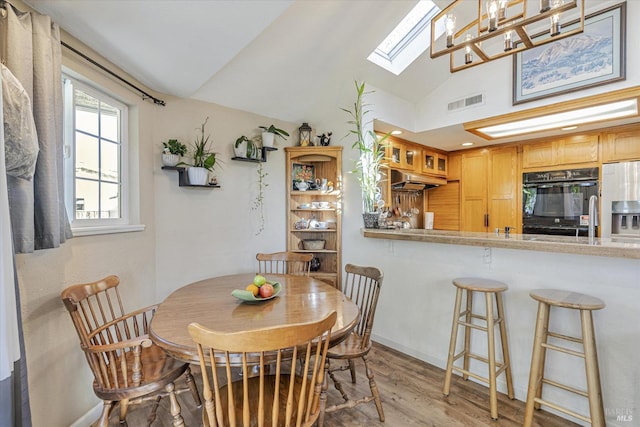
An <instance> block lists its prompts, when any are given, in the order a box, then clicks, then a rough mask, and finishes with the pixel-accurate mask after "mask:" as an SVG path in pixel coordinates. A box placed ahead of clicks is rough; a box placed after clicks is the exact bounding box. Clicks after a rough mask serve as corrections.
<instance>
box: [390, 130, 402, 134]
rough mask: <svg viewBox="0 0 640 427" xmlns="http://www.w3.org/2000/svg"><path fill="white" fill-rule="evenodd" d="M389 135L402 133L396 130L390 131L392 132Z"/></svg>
mask: <svg viewBox="0 0 640 427" xmlns="http://www.w3.org/2000/svg"><path fill="white" fill-rule="evenodd" d="M391 135H402V131H401V130H398V129H396V130H392V131H391Z"/></svg>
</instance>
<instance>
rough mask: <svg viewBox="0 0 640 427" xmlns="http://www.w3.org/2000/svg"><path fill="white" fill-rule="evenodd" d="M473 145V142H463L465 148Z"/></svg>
mask: <svg viewBox="0 0 640 427" xmlns="http://www.w3.org/2000/svg"><path fill="white" fill-rule="evenodd" d="M472 145H473V142H463V143H462V146H463V147H470V146H472Z"/></svg>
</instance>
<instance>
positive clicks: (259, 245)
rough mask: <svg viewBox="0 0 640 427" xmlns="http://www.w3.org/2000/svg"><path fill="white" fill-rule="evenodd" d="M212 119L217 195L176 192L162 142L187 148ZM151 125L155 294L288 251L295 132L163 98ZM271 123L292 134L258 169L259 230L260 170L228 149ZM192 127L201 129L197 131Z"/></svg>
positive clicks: (294, 127)
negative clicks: (289, 156) (289, 161)
mask: <svg viewBox="0 0 640 427" xmlns="http://www.w3.org/2000/svg"><path fill="white" fill-rule="evenodd" d="M207 116H209V122H208V123H207V126H206V129H205V131H206V133H207V134H210V135H211V140H212V141H213V142H214V145H213V147H214V151H216V152H218V153H219V154H218V156H217V158H218V159H219V160H220V161H221V162H222V164H221V165H219V166H216V171H217V172H216V175H217V177H218V184H219V185H220V186H221V188H219V189H202V188H189V187H178V176H177V172H174V171H167V170H161V164H160V162H159V158H160V153H161V148H162V147H161V145H160V141H166V140H167V139H169V138H178V139H179V140H180V141H182V142H183V143H185V144H186V145H187V146H190V144H192V142H193V140H194V137H195V136H196V134H198V133H199V126H200V124H201V123H202V122H203V121H204V119H205V118H206V117H207ZM157 117H158V119H157V121H156V122H155V123H154V135H155V141H154V146H153V159H154V162H153V180H154V185H155V204H154V206H153V209H154V212H155V213H156V217H155V219H156V222H155V229H154V233H155V235H156V247H155V253H156V278H157V279H156V291H157V298H158V300H161V299H163V298H165V297H166V296H167V295H168V294H169V293H170V292H171V291H173V290H175V289H177V288H179V287H181V286H183V285H185V284H187V283H191V282H193V281H196V280H200V279H203V278H207V277H212V276H218V275H224V274H232V273H238V272H250V271H255V270H256V267H257V264H256V260H255V254H256V253H257V252H275V251H282V250H285V249H286V240H285V218H286V216H285V192H284V188H285V185H286V184H285V183H286V182H288V180H285V166H284V159H285V153H284V149H283V147H284V146H287V145H293V144H295V143H296V142H297V140H298V136H297V127H298V126H299V125H294V124H291V123H284V122H279V121H276V120H273V119H269V118H265V117H262V116H258V115H255V114H249V113H245V112H242V111H238V110H232V109H229V108H224V107H220V106H217V105H213V104H208V103H204V102H199V101H191V100H184V99H176V98H168V99H167V106H166V107H165V108H162V109H160V110H159V111H158V113H157ZM272 123H274V124H275V125H276V127H279V128H282V129H284V130H286V131H288V132H289V133H290V134H291V137H289V139H288V140H287V141H286V142H284V141H282V139H279V138H278V139H277V141H276V144H275V146H276V147H277V148H278V150H277V151H271V152H269V153H268V154H267V156H268V157H267V162H266V163H263V168H264V172H266V173H267V174H268V175H267V177H266V178H265V182H266V183H267V184H268V186H267V187H266V188H265V189H264V216H265V223H264V231H263V232H261V233H260V234H257V233H258V231H259V214H258V211H256V210H254V209H252V208H253V207H254V202H255V197H256V195H257V191H258V187H257V179H258V174H257V170H258V164H257V163H249V162H241V161H235V160H231V157H233V148H232V144H233V143H234V142H235V140H236V138H238V137H239V136H241V135H246V136H248V137H252V136H253V135H255V134H258V131H259V129H258V126H260V125H262V126H269V125H270V124H272ZM196 128H198V129H197V130H196Z"/></svg>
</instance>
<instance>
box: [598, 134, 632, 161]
mask: <svg viewBox="0 0 640 427" xmlns="http://www.w3.org/2000/svg"><path fill="white" fill-rule="evenodd" d="M628 160H640V129H639V128H638V127H635V128H632V129H628V130H621V131H619V132H614V133H605V134H604V136H603V142H602V162H603V163H610V162H619V161H628Z"/></svg>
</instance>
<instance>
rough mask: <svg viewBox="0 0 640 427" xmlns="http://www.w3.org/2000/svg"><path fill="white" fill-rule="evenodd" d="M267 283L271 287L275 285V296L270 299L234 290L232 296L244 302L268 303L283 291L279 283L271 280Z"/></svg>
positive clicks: (249, 292)
mask: <svg viewBox="0 0 640 427" xmlns="http://www.w3.org/2000/svg"><path fill="white" fill-rule="evenodd" d="M266 283H270V284H271V285H273V295H271V296H270V297H267V298H262V297H261V296H260V295H258V296H254V295H253V292H251V291H247V290H244V289H234V290H233V291H231V295H233V296H234V297H236V298H238V299H239V300H242V301H248V302H260V301H267V300H270V299H272V298H274V297H275V296H277V295H278V294H279V293H280V291H281V290H282V285H281V284H280V283H279V282H272V281H270V280H267V282H266Z"/></svg>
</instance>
